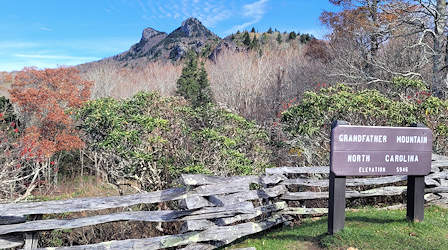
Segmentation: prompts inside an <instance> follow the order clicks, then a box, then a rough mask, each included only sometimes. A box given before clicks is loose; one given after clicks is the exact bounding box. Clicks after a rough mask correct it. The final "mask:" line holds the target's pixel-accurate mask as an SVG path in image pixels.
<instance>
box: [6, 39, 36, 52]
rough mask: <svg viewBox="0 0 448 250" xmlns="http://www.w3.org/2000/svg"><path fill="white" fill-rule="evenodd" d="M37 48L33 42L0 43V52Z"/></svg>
mask: <svg viewBox="0 0 448 250" xmlns="http://www.w3.org/2000/svg"><path fill="white" fill-rule="evenodd" d="M37 46H39V44H38V43H34V42H19V41H0V51H1V50H9V49H25V48H33V47H37Z"/></svg>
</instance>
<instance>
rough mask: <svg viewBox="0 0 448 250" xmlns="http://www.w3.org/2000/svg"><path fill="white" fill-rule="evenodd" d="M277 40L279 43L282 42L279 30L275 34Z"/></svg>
mask: <svg viewBox="0 0 448 250" xmlns="http://www.w3.org/2000/svg"><path fill="white" fill-rule="evenodd" d="M277 42H278V43H279V44H280V43H282V35H281V34H280V32H279V33H278V35H277Z"/></svg>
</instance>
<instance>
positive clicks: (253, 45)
mask: <svg viewBox="0 0 448 250" xmlns="http://www.w3.org/2000/svg"><path fill="white" fill-rule="evenodd" d="M257 47H258V39H257V36H254V39H252V42H251V43H250V48H251V49H254V48H257Z"/></svg>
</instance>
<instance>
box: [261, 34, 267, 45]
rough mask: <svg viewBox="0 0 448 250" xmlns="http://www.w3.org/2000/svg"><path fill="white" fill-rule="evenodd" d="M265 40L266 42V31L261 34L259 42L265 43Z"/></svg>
mask: <svg viewBox="0 0 448 250" xmlns="http://www.w3.org/2000/svg"><path fill="white" fill-rule="evenodd" d="M267 42H268V35H266V33H263V35H261V43H262V44H266V43H267Z"/></svg>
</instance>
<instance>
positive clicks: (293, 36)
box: [288, 31, 297, 40]
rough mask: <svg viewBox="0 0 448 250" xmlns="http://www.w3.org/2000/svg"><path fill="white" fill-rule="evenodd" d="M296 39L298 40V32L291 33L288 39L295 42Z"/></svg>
mask: <svg viewBox="0 0 448 250" xmlns="http://www.w3.org/2000/svg"><path fill="white" fill-rule="evenodd" d="M296 38H297V34H296V32H294V31H293V32H291V33H289V37H288V39H289V40H294V39H296Z"/></svg>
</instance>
